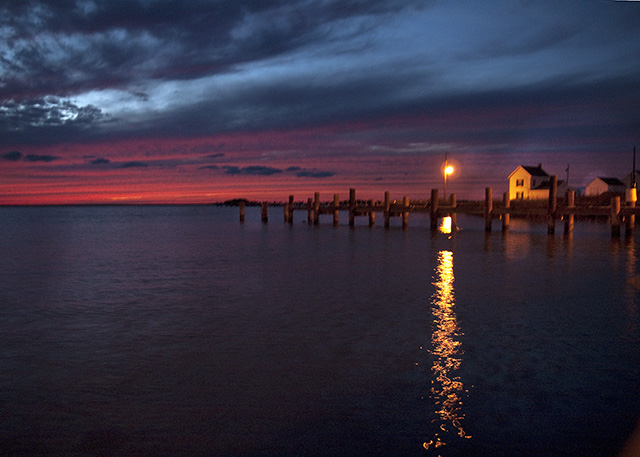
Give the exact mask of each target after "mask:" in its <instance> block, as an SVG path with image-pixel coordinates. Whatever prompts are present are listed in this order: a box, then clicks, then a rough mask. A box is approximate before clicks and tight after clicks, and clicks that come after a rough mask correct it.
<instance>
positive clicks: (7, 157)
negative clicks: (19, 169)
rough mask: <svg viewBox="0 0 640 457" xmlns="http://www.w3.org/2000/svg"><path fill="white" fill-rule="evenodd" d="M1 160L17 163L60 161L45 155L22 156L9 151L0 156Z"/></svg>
mask: <svg viewBox="0 0 640 457" xmlns="http://www.w3.org/2000/svg"><path fill="white" fill-rule="evenodd" d="M0 158H2V159H3V160H8V161H11V162H17V161H19V160H24V161H25V162H53V161H55V160H58V159H60V157H58V156H53V155H46V154H27V155H24V154H22V152H20V151H11V152H7V153H6V154H2V156H0Z"/></svg>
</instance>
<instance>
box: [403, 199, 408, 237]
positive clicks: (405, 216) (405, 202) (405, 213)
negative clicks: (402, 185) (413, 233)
mask: <svg viewBox="0 0 640 457" xmlns="http://www.w3.org/2000/svg"><path fill="white" fill-rule="evenodd" d="M402 206H404V211H403V212H402V228H403V229H408V228H409V197H406V196H405V197H402Z"/></svg>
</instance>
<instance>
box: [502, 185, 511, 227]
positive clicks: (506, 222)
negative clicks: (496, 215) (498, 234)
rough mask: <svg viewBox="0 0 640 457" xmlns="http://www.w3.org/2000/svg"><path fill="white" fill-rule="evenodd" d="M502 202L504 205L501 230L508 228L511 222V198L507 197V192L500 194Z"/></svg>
mask: <svg viewBox="0 0 640 457" xmlns="http://www.w3.org/2000/svg"><path fill="white" fill-rule="evenodd" d="M502 204H503V205H504V214H503V215H502V231H503V232H506V231H507V230H509V224H510V222H511V214H509V208H511V199H510V198H509V192H505V193H503V194H502Z"/></svg>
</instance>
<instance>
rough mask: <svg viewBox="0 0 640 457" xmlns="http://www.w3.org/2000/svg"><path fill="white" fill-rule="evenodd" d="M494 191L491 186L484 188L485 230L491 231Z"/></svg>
mask: <svg viewBox="0 0 640 457" xmlns="http://www.w3.org/2000/svg"><path fill="white" fill-rule="evenodd" d="M492 212H493V191H492V190H491V187H486V188H485V189H484V231H485V232H490V231H491V222H492V221H491V218H492V217H493V215H492V214H491V213H492Z"/></svg>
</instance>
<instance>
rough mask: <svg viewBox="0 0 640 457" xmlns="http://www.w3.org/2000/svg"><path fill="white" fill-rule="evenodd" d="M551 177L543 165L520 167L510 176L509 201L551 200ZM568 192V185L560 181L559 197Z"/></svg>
mask: <svg viewBox="0 0 640 457" xmlns="http://www.w3.org/2000/svg"><path fill="white" fill-rule="evenodd" d="M550 180H551V177H550V176H549V173H547V172H546V171H544V170H543V169H542V164H538V166H537V167H531V166H525V165H519V166H518V168H516V169H515V170H513V172H511V174H510V175H509V200H536V199H544V198H549V187H550ZM566 191H567V183H566V182H565V181H558V195H564V194H565V193H566Z"/></svg>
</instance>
